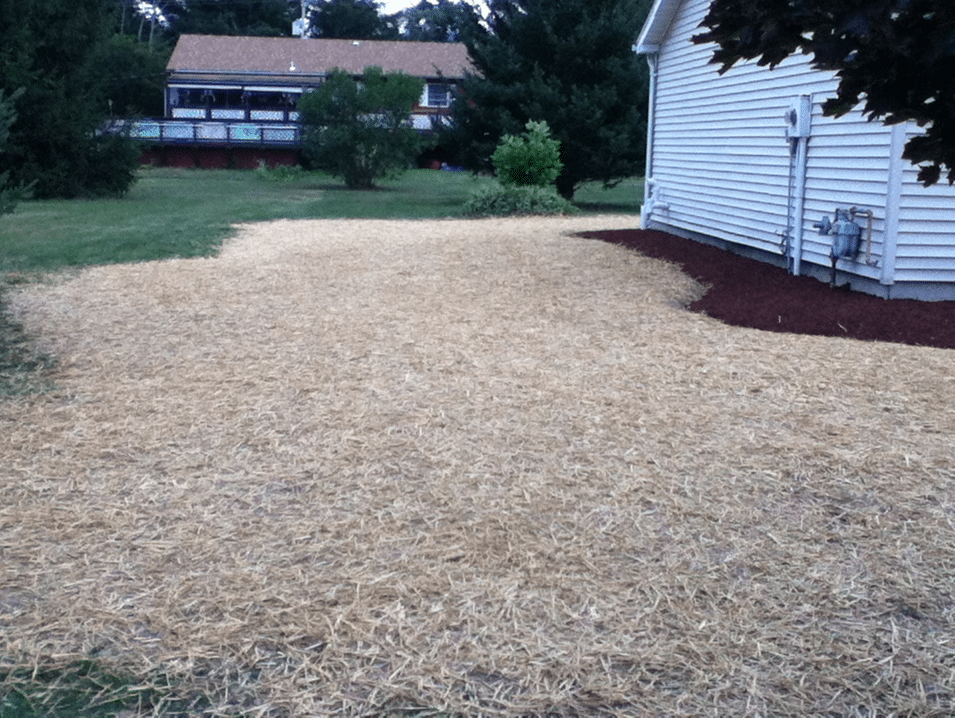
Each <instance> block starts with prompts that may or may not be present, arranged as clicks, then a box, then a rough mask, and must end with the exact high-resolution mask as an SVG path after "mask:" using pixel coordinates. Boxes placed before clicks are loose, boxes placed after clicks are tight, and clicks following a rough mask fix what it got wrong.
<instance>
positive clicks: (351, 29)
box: [309, 0, 398, 40]
mask: <svg viewBox="0 0 955 718" xmlns="http://www.w3.org/2000/svg"><path fill="white" fill-rule="evenodd" d="M309 6H310V8H311V12H310V14H309V28H310V34H311V36H312V37H326V38H346V39H349V40H381V39H393V38H396V37H397V34H398V31H397V28H396V27H395V26H394V25H393V24H392V23H391V22H390V21H389V20H390V19H389V18H386V17H383V16H381V15H379V13H378V8H379V3H377V2H375V0H318V1H317V2H316V1H315V0H312V1H311V2H310V3H309Z"/></svg>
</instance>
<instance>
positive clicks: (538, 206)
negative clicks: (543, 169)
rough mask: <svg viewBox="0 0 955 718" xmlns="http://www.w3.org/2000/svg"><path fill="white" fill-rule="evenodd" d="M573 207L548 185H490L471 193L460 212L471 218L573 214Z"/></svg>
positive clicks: (574, 210)
mask: <svg viewBox="0 0 955 718" xmlns="http://www.w3.org/2000/svg"><path fill="white" fill-rule="evenodd" d="M577 211H578V210H577V208H576V207H574V206H573V205H572V204H571V203H570V202H569V201H567V200H566V199H564V198H563V197H561V196H560V195H559V194H557V192H556V191H554V189H553V188H552V187H541V186H538V185H525V186H519V185H511V186H505V185H502V184H493V185H489V186H486V187H481V188H480V189H478V190H476V191H475V192H473V193H472V194H471V196H470V197H469V198H468V201H467V202H466V203H465V205H464V213H465V214H468V215H471V216H474V217H510V216H522V215H536V214H576V213H577Z"/></svg>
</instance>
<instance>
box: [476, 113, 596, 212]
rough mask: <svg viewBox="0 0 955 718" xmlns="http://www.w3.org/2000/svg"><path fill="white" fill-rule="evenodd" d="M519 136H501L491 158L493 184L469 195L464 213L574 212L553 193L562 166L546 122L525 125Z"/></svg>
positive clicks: (556, 144) (558, 143)
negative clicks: (494, 171)
mask: <svg viewBox="0 0 955 718" xmlns="http://www.w3.org/2000/svg"><path fill="white" fill-rule="evenodd" d="M526 127H527V131H526V132H525V133H524V134H523V135H521V136H517V135H505V136H504V138H503V139H502V140H501V143H500V144H499V145H498V147H497V150H495V152H494V154H493V155H492V156H491V162H492V163H493V164H494V167H495V169H496V170H497V180H498V181H497V182H495V183H494V184H492V185H490V186H487V187H482V188H481V189H479V190H477V191H476V192H474V193H472V194H471V196H470V197H469V198H468V201H467V202H466V203H465V206H464V211H465V213H466V214H469V215H472V216H477V217H505V216H511V215H528V214H573V213H575V212H577V209H576V208H575V207H574V206H573V205H572V204H571V203H570V202H569V201H567V200H566V199H564V198H563V197H561V196H560V195H558V194H557V191H556V190H555V189H554V187H553V186H552V185H553V182H554V180H555V179H557V176H558V175H559V174H560V170H561V168H562V167H563V165H562V164H561V161H560V142H558V141H557V140H555V139H554V138H552V137H551V136H550V128H549V127H548V126H547V123H546V122H534V121H533V120H532V121H530V122H528V123H527V125H526Z"/></svg>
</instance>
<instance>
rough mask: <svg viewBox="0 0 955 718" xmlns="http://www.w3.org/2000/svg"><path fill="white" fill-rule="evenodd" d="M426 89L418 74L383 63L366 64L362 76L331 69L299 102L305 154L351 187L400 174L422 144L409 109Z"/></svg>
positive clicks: (406, 167)
mask: <svg viewBox="0 0 955 718" xmlns="http://www.w3.org/2000/svg"><path fill="white" fill-rule="evenodd" d="M423 89H424V83H423V81H421V80H419V79H418V78H416V77H412V76H410V75H406V74H404V73H401V72H388V73H386V72H383V71H382V69H381V68H380V67H367V68H365V71H364V73H363V74H362V76H361V79H360V80H355V79H354V78H352V77H351V76H350V75H348V74H347V73H346V72H344V71H342V70H333V71H332V72H331V73H329V75H328V77H327V79H326V80H325V82H324V83H323V84H322V85H321V86H320V87H318V88H317V89H316V90H314V91H313V92H309V93H306V94H305V95H304V96H303V97H302V99H301V101H300V102H299V111H300V113H301V118H302V124H303V125H304V127H305V137H304V150H305V156H306V158H307V159H308V160H309V162H311V164H312V165H313V166H314V167H316V168H318V169H322V170H325V171H327V172H329V173H330V174H332V175H334V176H336V177H339V178H341V179H342V180H344V182H345V185H346V186H347V187H348V188H350V189H360V188H370V187H372V186H374V182H375V180H377V179H380V178H385V177H394V176H396V175H397V174H400V173H401V172H402V171H404V170H406V169H408V168H409V167H410V166H411V165H412V163H413V162H414V159H415V157H416V156H417V154H418V152H419V151H420V149H421V146H422V140H421V136H420V134H419V133H418V132H417V131H416V130H415V129H414V128H413V127H412V125H411V119H410V114H411V110H412V108H413V107H414V103H415V102H416V101H417V100H418V98H420V97H421V93H422V90H423Z"/></svg>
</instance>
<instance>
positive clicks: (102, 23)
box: [0, 0, 139, 197]
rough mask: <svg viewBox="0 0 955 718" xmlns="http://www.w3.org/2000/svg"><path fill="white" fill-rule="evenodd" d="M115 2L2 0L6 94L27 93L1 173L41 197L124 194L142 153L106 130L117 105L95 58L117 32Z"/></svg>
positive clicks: (0, 61) (0, 63) (0, 70)
mask: <svg viewBox="0 0 955 718" xmlns="http://www.w3.org/2000/svg"><path fill="white" fill-rule="evenodd" d="M114 10H115V6H114V4H113V3H112V2H111V0H0V48H2V50H0V90H4V91H6V93H8V94H9V93H12V92H14V91H15V90H16V89H17V88H21V87H22V88H24V92H23V95H22V97H20V98H19V100H18V101H17V105H16V110H17V119H16V121H15V122H14V123H13V124H12V125H11V127H10V136H9V138H8V142H7V151H6V152H5V153H4V154H3V155H2V156H0V173H2V172H9V173H10V178H11V180H12V182H13V183H14V184H30V183H32V182H35V183H36V184H35V190H34V191H35V193H36V195H37V196H39V197H76V196H80V195H96V194H123V193H124V192H125V191H126V190H127V189H128V188H129V187H130V185H131V184H132V183H133V181H134V174H133V173H134V170H135V168H136V167H137V165H138V159H139V156H138V151H137V149H136V148H135V147H134V146H133V145H132V144H131V143H130V142H129V141H127V140H126V139H125V138H122V137H116V136H111V135H107V134H104V133H102V132H101V131H100V130H101V128H102V126H103V123H104V122H105V121H106V120H107V119H108V117H109V104H108V102H107V98H106V96H105V94H104V92H103V87H102V85H101V84H100V83H99V82H98V80H97V78H95V77H92V76H91V75H90V72H89V71H90V58H91V57H92V55H93V53H94V52H95V51H96V49H97V48H98V47H99V46H100V45H101V44H102V43H103V42H105V41H106V40H107V39H108V38H109V36H110V34H111V30H112V28H113V27H114V23H115V16H114V15H113V12H114Z"/></svg>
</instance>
